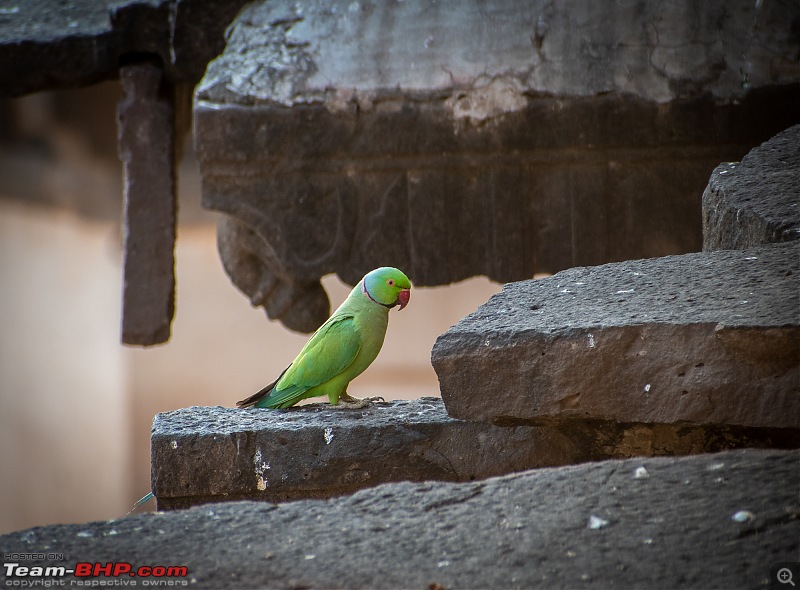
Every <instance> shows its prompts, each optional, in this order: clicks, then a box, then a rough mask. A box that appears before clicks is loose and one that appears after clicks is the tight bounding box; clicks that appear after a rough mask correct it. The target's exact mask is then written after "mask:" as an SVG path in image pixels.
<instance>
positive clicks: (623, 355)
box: [432, 242, 800, 446]
mask: <svg viewBox="0 0 800 590" xmlns="http://www.w3.org/2000/svg"><path fill="white" fill-rule="evenodd" d="M799 360H800V242H792V243H786V244H777V245H772V246H762V247H759V248H752V249H748V250H741V251H732V250H725V251H718V252H710V253H696V254H685V255H682V256H668V257H663V258H657V259H649V260H631V261H626V262H621V263H614V264H607V265H602V266H597V267H586V268H573V269H570V270H566V271H562V272H560V273H558V274H556V275H554V276H552V277H548V278H545V279H539V280H530V281H522V282H518V283H512V284H508V285H506V286H505V287H504V288H503V291H502V292H501V293H499V294H497V295H495V296H493V297H492V298H491V299H490V300H489V301H488V302H487V303H486V304H484V305H482V306H481V307H480V308H479V309H478V310H477V311H475V312H474V313H472V314H470V315H468V316H467V317H465V318H464V319H462V320H461V321H460V322H459V323H458V324H457V325H456V326H454V327H452V328H451V329H450V330H448V331H447V332H446V333H444V334H443V335H442V336H440V337H439V339H438V340H437V341H436V344H435V345H434V348H433V353H432V362H433V366H434V368H435V369H436V372H437V374H438V377H439V383H440V387H441V392H442V397H443V399H444V403H445V405H446V407H447V411H448V413H449V414H450V415H452V416H453V417H455V418H460V419H464V420H484V421H488V422H492V423H495V424H551V423H553V422H559V421H580V420H608V421H618V422H623V423H624V422H635V423H645V424H673V425H704V424H705V425H729V426H736V427H752V428H775V429H783V430H784V432H786V433H787V435H790V438H791V437H793V439H794V440H795V443H794V446H796V445H797V442H798V441H800V437H798V431H799V430H800V362H798V361H799Z"/></svg>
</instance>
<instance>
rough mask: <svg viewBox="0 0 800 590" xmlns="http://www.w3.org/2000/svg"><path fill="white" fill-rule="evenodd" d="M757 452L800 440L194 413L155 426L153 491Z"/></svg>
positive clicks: (271, 490)
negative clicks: (744, 450) (752, 449)
mask: <svg viewBox="0 0 800 590" xmlns="http://www.w3.org/2000/svg"><path fill="white" fill-rule="evenodd" d="M798 445H800V440H796V441H795V445H794V446H798ZM747 446H749V447H784V448H785V447H791V446H792V441H791V439H789V438H788V437H787V436H786V434H785V433H784V432H782V431H780V429H772V430H770V431H759V430H757V429H743V428H739V429H736V428H709V427H696V426H691V425H687V424H681V425H679V426H666V425H652V424H631V423H620V422H601V421H598V420H587V421H584V422H581V423H578V424H569V425H563V426H559V425H554V426H527V425H509V426H507V427H503V426H492V425H490V424H486V423H481V422H466V421H461V420H456V419H454V418H451V417H450V416H448V415H447V413H446V411H445V408H444V404H443V403H442V400H441V398H421V399H418V400H410V401H393V402H388V403H376V404H374V405H373V406H372V407H369V408H366V409H364V410H354V411H349V410H334V409H331V408H330V407H328V406H327V405H324V404H314V405H311V406H305V407H298V408H294V409H291V410H288V411H274V410H261V409H254V410H239V409H231V408H221V407H192V408H185V409H181V410H177V411H175V412H167V413H162V414H158V415H157V416H156V419H155V420H154V422H153V431H152V439H151V453H152V460H151V466H152V489H153V492H154V493H155V496H156V499H157V502H158V507H159V509H175V508H185V507H188V506H192V505H195V504H202V503H205V502H221V501H232V500H241V499H251V500H261V501H265V500H266V501H272V502H284V501H287V500H295V499H301V498H328V497H335V496H340V495H343V494H347V493H352V492H354V491H356V490H359V489H362V488H367V487H372V486H375V485H378V484H381V483H386V482H392V481H428V480H436V481H473V480H478V479H485V478H487V477H490V476H495V475H502V474H506V473H512V472H517V471H522V470H525V469H530V468H534V467H547V466H557V465H567V464H575V463H582V462H587V461H597V460H602V459H609V458H625V457H631V456H635V455H650V456H652V455H686V454H691V453H700V452H709V451H718V450H722V449H730V448H737V447H747Z"/></svg>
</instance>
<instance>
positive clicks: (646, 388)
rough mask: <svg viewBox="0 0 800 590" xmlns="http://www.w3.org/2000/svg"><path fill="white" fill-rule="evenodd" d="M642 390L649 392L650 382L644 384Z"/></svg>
mask: <svg viewBox="0 0 800 590" xmlns="http://www.w3.org/2000/svg"><path fill="white" fill-rule="evenodd" d="M644 392H645V393H650V384H649V383H648V384H647V385H645V386H644Z"/></svg>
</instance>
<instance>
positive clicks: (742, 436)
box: [491, 416, 800, 460]
mask: <svg viewBox="0 0 800 590" xmlns="http://www.w3.org/2000/svg"><path fill="white" fill-rule="evenodd" d="M491 423H492V425H494V426H500V427H505V428H510V427H515V426H533V427H548V428H553V429H555V430H557V431H558V432H560V433H561V434H563V435H564V436H565V437H567V438H568V439H570V440H572V441H573V443H574V444H575V446H576V447H578V448H581V449H583V450H584V451H585V452H586V453H587V455H588V456H587V460H604V459H610V458H615V459H622V458H626V457H635V456H640V455H644V456H677V455H691V454H697V453H715V452H719V451H724V450H728V449H743V448H757V449H769V448H773V449H786V450H788V449H798V448H800V429H797V428H761V427H752V426H736V425H730V424H691V423H687V422H676V423H674V424H660V423H645V422H616V421H611V420H597V419H588V420H581V419H576V418H552V417H547V418H535V419H522V418H515V417H513V416H498V417H497V418H495V419H493V420H492V422H491Z"/></svg>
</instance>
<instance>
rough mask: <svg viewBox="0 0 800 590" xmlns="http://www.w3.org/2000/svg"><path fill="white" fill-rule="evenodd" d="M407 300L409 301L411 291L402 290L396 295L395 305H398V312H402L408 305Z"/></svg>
mask: <svg viewBox="0 0 800 590" xmlns="http://www.w3.org/2000/svg"><path fill="white" fill-rule="evenodd" d="M409 299H411V290H409V289H403V290H402V291H400V292H399V293H398V294H397V304H398V305H400V309H399V310H398V311H402V310H403V308H404V307H405V306H406V305H408V300H409Z"/></svg>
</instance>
